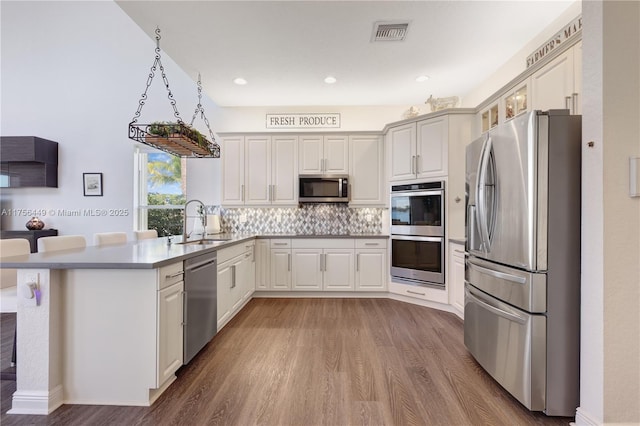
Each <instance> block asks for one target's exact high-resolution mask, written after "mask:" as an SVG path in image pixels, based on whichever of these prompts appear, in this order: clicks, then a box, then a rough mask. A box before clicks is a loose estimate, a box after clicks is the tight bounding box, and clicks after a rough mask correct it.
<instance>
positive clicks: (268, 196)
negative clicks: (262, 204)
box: [267, 185, 271, 201]
mask: <svg viewBox="0 0 640 426" xmlns="http://www.w3.org/2000/svg"><path fill="white" fill-rule="evenodd" d="M267 192H269V194H268V195H267V198H268V199H269V200H268V201H271V185H269V190H268V191H267Z"/></svg>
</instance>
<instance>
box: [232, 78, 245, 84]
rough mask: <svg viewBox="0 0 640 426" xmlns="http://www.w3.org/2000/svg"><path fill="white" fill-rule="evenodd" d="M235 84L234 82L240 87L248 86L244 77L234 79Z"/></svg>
mask: <svg viewBox="0 0 640 426" xmlns="http://www.w3.org/2000/svg"><path fill="white" fill-rule="evenodd" d="M233 82H234V83H235V84H237V85H238V86H244V85H245V84H247V80H245V79H244V78H242V77H238V78H234V79H233Z"/></svg>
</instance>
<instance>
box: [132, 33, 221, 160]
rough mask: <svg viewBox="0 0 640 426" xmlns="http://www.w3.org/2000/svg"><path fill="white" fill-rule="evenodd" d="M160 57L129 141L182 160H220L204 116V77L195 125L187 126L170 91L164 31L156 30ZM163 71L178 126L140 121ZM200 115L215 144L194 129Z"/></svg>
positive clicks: (157, 56) (140, 102) (148, 83)
mask: <svg viewBox="0 0 640 426" xmlns="http://www.w3.org/2000/svg"><path fill="white" fill-rule="evenodd" d="M155 52H156V55H155V60H154V62H153V65H152V66H151V70H150V72H149V77H148V78H147V86H146V88H145V90H144V93H143V94H142V96H141V98H140V101H139V102H138V109H137V111H136V113H135V114H134V116H133V119H132V120H131V122H130V123H129V139H131V140H134V141H136V142H140V143H143V144H145V145H149V146H152V147H154V148H157V149H160V150H162V151H164V152H167V153H169V154H172V155H176V156H178V157H197V158H220V145H218V144H217V143H216V141H215V138H214V137H213V132H212V131H211V127H210V126H209V120H207V118H206V116H205V115H204V108H202V105H201V100H202V85H201V83H200V75H198V105H197V107H196V110H195V113H194V114H193V119H192V120H191V125H186V124H184V122H183V121H182V118H180V113H179V112H178V109H177V107H176V101H175V99H174V98H173V94H172V93H171V89H169V80H168V79H167V75H166V74H165V72H164V67H163V65H162V61H161V58H160V29H159V28H156V49H155ZM158 68H159V69H160V71H161V73H162V80H163V82H164V85H165V87H166V89H167V92H168V95H167V97H168V99H169V103H170V104H171V106H172V107H173V111H174V114H173V115H174V116H175V117H176V119H177V120H176V122H164V121H155V122H153V123H150V124H140V123H138V118H139V117H140V113H141V112H142V107H143V106H144V104H145V101H146V99H147V91H148V90H149V87H150V86H151V82H152V80H153V77H154V76H155V73H156V71H157V70H158ZM198 113H200V114H201V116H202V118H203V119H204V122H205V124H206V125H207V128H208V130H209V135H210V136H211V141H209V140H208V139H207V137H206V136H205V135H203V134H202V133H200V132H199V131H198V130H196V129H195V128H193V127H192V126H193V122H194V120H195V118H196V116H197V114H198Z"/></svg>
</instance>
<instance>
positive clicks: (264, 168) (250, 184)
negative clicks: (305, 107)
mask: <svg viewBox="0 0 640 426" xmlns="http://www.w3.org/2000/svg"><path fill="white" fill-rule="evenodd" d="M222 149H223V151H224V154H223V155H222V204H223V205H236V206H242V205H247V206H249V205H252V206H260V205H274V204H278V205H295V204H296V203H297V202H298V137H297V136H289V135H276V136H269V135H247V136H229V137H224V138H222Z"/></svg>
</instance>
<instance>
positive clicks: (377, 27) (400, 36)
mask: <svg viewBox="0 0 640 426" xmlns="http://www.w3.org/2000/svg"><path fill="white" fill-rule="evenodd" d="M408 28H409V22H406V21H402V22H401V21H397V22H376V23H374V24H373V35H372V36H371V41H373V42H376V41H402V40H404V38H405V37H406V35H407V29H408Z"/></svg>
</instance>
